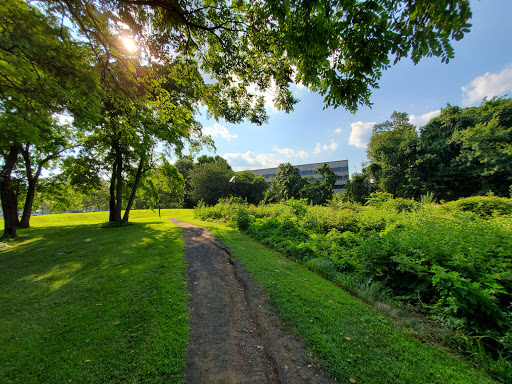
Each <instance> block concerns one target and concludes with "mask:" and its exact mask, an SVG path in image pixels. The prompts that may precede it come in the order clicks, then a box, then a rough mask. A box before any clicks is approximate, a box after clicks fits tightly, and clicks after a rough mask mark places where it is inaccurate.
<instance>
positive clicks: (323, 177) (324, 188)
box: [300, 164, 336, 204]
mask: <svg viewBox="0 0 512 384" xmlns="http://www.w3.org/2000/svg"><path fill="white" fill-rule="evenodd" d="M314 172H315V173H319V174H320V177H312V176H310V177H307V178H305V180H306V181H307V182H305V183H302V189H301V191H300V196H301V197H302V198H306V199H309V200H310V201H311V203H312V204H325V203H326V202H327V200H329V199H330V198H332V190H333V188H334V185H335V184H336V174H335V173H334V171H333V170H332V169H331V168H330V167H329V166H328V165H327V164H323V165H322V166H321V167H319V168H318V169H315V171H314Z"/></svg>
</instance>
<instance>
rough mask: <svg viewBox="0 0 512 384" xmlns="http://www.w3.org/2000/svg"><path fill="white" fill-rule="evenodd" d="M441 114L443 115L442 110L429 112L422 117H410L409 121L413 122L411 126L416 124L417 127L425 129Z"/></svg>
mask: <svg viewBox="0 0 512 384" xmlns="http://www.w3.org/2000/svg"><path fill="white" fill-rule="evenodd" d="M440 114H441V110H440V109H436V110H435V111H432V112H427V113H424V114H423V115H420V116H416V115H411V116H409V121H410V122H411V124H414V125H415V126H417V127H423V126H424V125H425V124H427V123H428V122H429V121H430V120H432V119H433V118H434V117H437V116H439V115H440Z"/></svg>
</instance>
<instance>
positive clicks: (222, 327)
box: [171, 218, 334, 384]
mask: <svg viewBox="0 0 512 384" xmlns="http://www.w3.org/2000/svg"><path fill="white" fill-rule="evenodd" d="M171 221H172V222H173V223H175V224H176V225H178V226H180V227H183V236H184V238H185V259H186V261H187V263H188V292H189V293H190V294H191V295H192V299H191V301H190V303H189V309H188V311H189V318H190V338H189V345H188V349H187V372H186V381H187V383H189V384H196V383H197V384H205V383H208V384H215V383H219V384H220V383H223V384H231V383H250V384H252V383H254V384H256V383H258V384H261V383H333V382H334V381H333V380H332V379H329V378H328V377H327V375H325V374H324V373H323V372H322V371H320V370H319V369H318V368H317V367H316V364H315V363H313V361H314V359H313V358H312V357H311V356H310V355H309V354H308V353H307V352H306V351H305V350H304V348H303V347H302V345H301V343H300V342H299V341H297V340H296V339H295V338H293V337H292V336H291V335H290V333H289V332H287V331H285V330H283V328H282V326H281V325H280V322H279V319H278V318H277V317H276V316H275V315H274V314H273V313H272V312H271V311H270V310H269V308H268V305H267V304H266V302H267V300H268V299H267V296H266V294H265V293H264V292H263V291H262V289H261V288H260V287H259V285H258V284H257V283H256V282H255V281H254V279H252V277H251V276H250V275H249V273H248V272H247V271H246V270H245V269H244V267H243V266H242V265H241V264H240V263H239V262H238V261H237V260H236V259H234V258H232V257H231V254H230V252H229V249H228V248H227V247H225V246H224V245H223V244H222V243H220V242H219V241H217V240H215V239H214V237H213V236H212V234H211V233H210V232H209V231H208V230H207V229H205V228H202V227H198V226H195V225H192V224H189V223H186V222H183V221H180V220H178V219H176V218H172V219H171Z"/></svg>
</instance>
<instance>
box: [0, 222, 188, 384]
mask: <svg viewBox="0 0 512 384" xmlns="http://www.w3.org/2000/svg"><path fill="white" fill-rule="evenodd" d="M20 234H21V237H20V239H19V240H17V241H16V242H13V243H10V244H9V245H8V247H6V248H3V249H0V303H1V304H0V345H2V346H3V348H2V351H0V382H4V381H5V382H11V381H12V382H64V381H65V382H69V381H73V382H96V383H101V382H130V381H133V380H134V378H135V377H137V378H138V380H143V379H144V378H146V379H147V380H149V381H152V380H156V381H160V382H161V381H162V380H164V381H165V380H170V381H173V382H175V380H177V381H180V380H181V378H182V376H183V369H184V353H185V347H186V339H187V335H188V328H187V316H186V303H187V296H186V293H185V291H186V275H185V274H186V265H185V262H184V260H183V240H182V237H181V230H180V229H179V228H175V227H172V226H170V225H166V224H165V223H162V222H161V221H150V222H144V223H134V225H130V226H126V227H119V228H101V224H78V225H65V226H60V227H56V226H47V227H42V226H41V227H36V228H29V229H25V230H21V231H20ZM162 335H165V337H163V336H162Z"/></svg>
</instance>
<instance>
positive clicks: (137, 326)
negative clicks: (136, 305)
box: [133, 323, 143, 328]
mask: <svg viewBox="0 0 512 384" xmlns="http://www.w3.org/2000/svg"><path fill="white" fill-rule="evenodd" d="M142 324H143V323H141V324H139V325H136V326H135V327H133V328H139V327H140V326H141V325H142Z"/></svg>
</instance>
